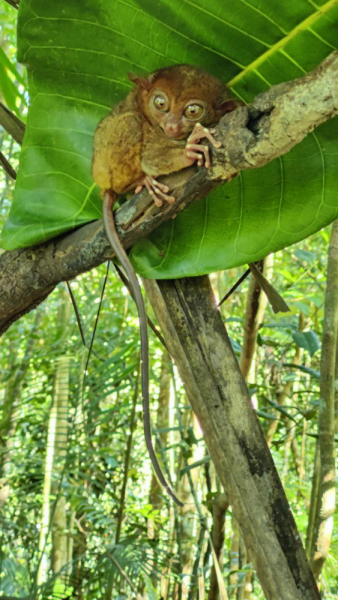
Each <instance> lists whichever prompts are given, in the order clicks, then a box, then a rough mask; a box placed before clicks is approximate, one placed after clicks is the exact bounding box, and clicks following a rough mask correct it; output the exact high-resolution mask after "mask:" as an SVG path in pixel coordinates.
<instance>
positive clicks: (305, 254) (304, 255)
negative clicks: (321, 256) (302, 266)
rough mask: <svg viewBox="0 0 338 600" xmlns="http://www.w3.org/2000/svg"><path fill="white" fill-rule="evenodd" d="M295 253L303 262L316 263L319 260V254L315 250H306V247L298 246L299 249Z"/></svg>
mask: <svg viewBox="0 0 338 600" xmlns="http://www.w3.org/2000/svg"><path fill="white" fill-rule="evenodd" d="M294 255H295V256H296V257H297V258H299V260H301V261H303V262H310V263H314V262H315V261H316V260H317V256H316V255H315V253H314V252H310V251H309V250H304V248H297V250H295V251H294Z"/></svg>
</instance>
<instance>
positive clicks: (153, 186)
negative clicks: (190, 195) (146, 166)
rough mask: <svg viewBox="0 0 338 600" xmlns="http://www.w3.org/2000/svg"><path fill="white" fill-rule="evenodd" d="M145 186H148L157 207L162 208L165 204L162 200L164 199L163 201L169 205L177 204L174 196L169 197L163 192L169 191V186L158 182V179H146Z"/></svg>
mask: <svg viewBox="0 0 338 600" xmlns="http://www.w3.org/2000/svg"><path fill="white" fill-rule="evenodd" d="M144 185H145V186H146V188H147V190H148V192H149V194H150V195H151V197H152V199H153V200H154V203H155V205H156V206H158V207H160V206H162V204H163V202H162V199H161V198H163V200H165V201H166V202H168V203H169V204H173V203H174V202H175V198H174V196H168V194H166V193H165V191H163V190H166V191H168V190H169V188H168V186H167V185H164V184H163V183H159V182H158V181H156V179H153V178H152V177H146V178H145V179H144Z"/></svg>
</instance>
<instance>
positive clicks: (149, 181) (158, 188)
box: [135, 123, 222, 206]
mask: <svg viewBox="0 0 338 600" xmlns="http://www.w3.org/2000/svg"><path fill="white" fill-rule="evenodd" d="M215 132H216V129H207V128H206V127H203V125H201V124H200V123H196V125H195V127H194V129H193V131H192V132H191V134H190V135H189V137H188V139H187V144H186V146H185V148H184V151H183V160H182V168H184V167H191V165H193V164H194V163H195V162H196V161H197V164H198V166H199V167H203V165H204V166H205V167H206V168H207V169H209V167H211V161H210V153H209V146H206V145H203V144H199V143H198V142H200V141H201V140H202V139H204V138H205V139H207V140H208V141H209V142H210V143H211V144H212V145H213V146H214V148H220V147H221V145H222V144H221V142H218V141H217V140H215V138H214V137H213V134H214V133H215ZM143 187H146V188H147V190H148V192H149V194H150V196H151V197H152V199H153V200H154V203H155V204H156V206H162V204H163V200H164V201H165V202H168V204H173V203H174V202H175V197H174V196H170V195H169V194H168V192H169V187H168V186H167V185H165V184H163V183H160V182H159V181H157V179H155V178H154V177H151V176H150V175H146V176H145V177H144V179H142V181H141V182H140V184H139V185H138V186H137V188H136V190H135V193H136V194H137V193H138V192H140V191H141V189H142V188H143Z"/></svg>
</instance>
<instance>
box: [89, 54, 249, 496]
mask: <svg viewBox="0 0 338 600" xmlns="http://www.w3.org/2000/svg"><path fill="white" fill-rule="evenodd" d="M129 78H130V79H131V80H132V81H133V82H134V83H135V84H136V87H135V88H134V89H132V90H131V92H129V94H128V95H127V96H126V98H125V99H124V100H122V102H120V103H119V104H118V105H117V106H116V107H115V108H114V109H113V110H112V112H111V113H110V114H109V115H108V116H107V117H105V118H104V119H103V120H102V121H101V123H99V125H98V127H97V129H96V132H95V136H94V151H93V163H92V169H93V177H94V180H95V182H96V183H97V184H98V186H99V187H100V188H101V190H102V191H103V193H104V204H103V216H104V223H105V229H106V233H107V236H108V239H109V241H110V243H111V245H112V248H113V250H114V252H115V254H116V256H117V258H118V259H119V260H120V262H121V264H122V266H123V267H124V268H125V271H126V272H127V275H128V277H129V280H130V283H131V285H132V288H133V292H134V296H135V301H136V304H137V309H138V314H139V318H140V332H141V355H142V398H143V414H144V430H145V438H146V443H147V448H148V451H149V455H150V458H151V460H152V463H153V466H154V468H155V471H156V474H157V476H158V478H159V480H160V481H161V483H162V485H163V486H164V487H165V489H166V490H167V492H168V493H169V494H170V496H171V497H172V498H173V499H174V500H175V502H176V503H177V504H178V505H181V502H180V501H179V500H178V499H177V498H176V496H175V495H174V494H173V492H172V491H171V489H170V487H169V486H168V484H167V482H166V479H165V477H164V476H163V473H162V471H161V468H160V465H159V463H158V461H157V458H156V455H155V452H154V448H153V445H152V439H151V426H150V410H149V364H148V361H149V358H148V334H147V318H146V312H145V308H144V303H143V298H142V294H141V291H140V288H139V285H138V281H137V277H136V275H135V272H134V270H133V267H132V265H131V263H130V261H129V259H128V257H127V255H126V253H125V251H124V249H123V247H122V245H121V243H120V240H119V238H118V235H117V232H116V230H115V226H114V219H113V217H112V212H111V210H112V206H113V202H114V199H115V197H116V195H118V194H123V193H124V192H128V191H131V190H135V189H136V191H139V190H140V189H141V187H142V186H146V187H147V189H148V191H149V193H150V194H151V196H152V198H153V200H154V202H155V204H156V205H157V206H159V207H160V206H161V205H162V203H163V201H166V202H169V203H172V202H174V201H175V198H174V197H173V196H171V195H169V194H168V192H169V188H168V186H166V185H165V184H162V183H160V182H158V181H157V179H156V178H157V177H158V176H160V175H167V174H169V173H173V172H175V171H180V170H181V169H183V168H185V167H188V166H191V165H192V164H194V163H195V162H196V161H197V164H198V165H199V166H202V165H203V164H204V165H205V166H206V167H209V166H210V156H209V147H208V146H206V145H205V144H204V145H203V144H200V141H201V140H202V139H204V138H205V139H207V140H208V141H209V142H210V143H211V144H212V145H213V146H214V147H215V148H217V147H219V146H220V143H219V142H217V141H216V140H215V139H214V137H213V133H215V132H214V130H209V129H208V127H210V126H213V125H216V123H218V121H219V120H220V118H221V117H222V116H223V115H224V114H225V113H226V112H229V111H231V110H234V108H236V106H237V105H238V102H237V101H236V100H232V99H229V95H228V91H227V89H226V87H225V86H224V85H223V84H222V83H221V82H220V81H219V80H218V79H216V78H215V77H213V76H212V75H209V74H208V73H205V72H203V71H201V70H200V69H197V68H196V67H192V66H190V65H175V66H173V67H166V68H163V69H159V70H158V71H155V72H154V73H151V74H150V75H149V76H148V77H147V78H142V77H137V76H135V75H129Z"/></svg>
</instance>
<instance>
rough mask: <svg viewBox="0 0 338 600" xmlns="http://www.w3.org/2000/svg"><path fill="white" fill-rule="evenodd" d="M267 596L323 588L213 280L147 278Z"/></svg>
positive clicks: (276, 599)
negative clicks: (315, 575) (311, 564)
mask: <svg viewBox="0 0 338 600" xmlns="http://www.w3.org/2000/svg"><path fill="white" fill-rule="evenodd" d="M145 287H146V290H147V295H148V297H149V299H150V301H151V303H152V306H153V308H154V310H155V313H156V315H157V318H158V321H159V323H160V325H161V327H162V330H163V333H164V336H165V338H166V341H167V344H168V347H169V349H170V351H171V353H172V355H173V356H174V358H175V360H176V362H177V365H178V367H179V370H180V374H181V378H182V380H183V382H184V384H185V388H186V391H187V395H188V397H189V400H190V403H191V405H192V408H193V410H194V411H195V413H196V414H197V416H198V418H199V420H200V423H201V426H202V429H203V431H204V436H205V441H206V444H207V446H208V449H209V452H210V455H211V458H212V460H213V461H214V464H215V468H216V470H217V473H218V475H219V477H220V479H221V482H222V484H223V486H224V488H225V492H226V494H227V496H228V499H229V502H230V504H231V505H232V506H233V511H234V514H235V516H236V518H237V520H238V522H239V523H240V526H241V530H242V534H243V538H244V541H245V545H246V547H247V549H248V551H249V552H250V556H252V559H253V562H254V564H255V567H256V570H257V573H258V576H259V578H260V581H261V585H262V587H263V590H264V592H265V594H266V597H267V598H268V599H269V600H310V599H311V600H314V599H317V600H318V599H319V598H320V596H319V592H318V590H317V587H316V583H315V581H314V578H313V576H312V573H311V570H310V567H309V564H308V562H307V560H306V556H305V553H304V550H303V547H302V544H301V541H300V536H299V533H298V531H297V528H296V524H295V522H294V519H293V517H292V514H291V512H290V508H289V505H288V503H287V500H286V497H285V494H284V490H283V487H282V485H281V483H280V480H279V477H278V474H277V471H276V469H275V466H274V463H273V460H272V457H271V455H270V453H269V451H268V448H267V445H266V442H265V439H264V436H263V433H262V430H261V428H260V425H259V423H258V419H257V417H256V415H255V413H254V411H253V409H252V406H251V402H250V395H249V392H248V389H247V387H246V385H245V382H244V379H243V377H242V374H241V372H240V369H239V366H238V362H237V359H236V357H235V355H234V352H233V350H232V347H231V343H230V340H229V337H228V335H227V332H226V330H225V327H224V324H223V322H222V318H221V315H220V312H219V311H218V309H217V307H216V305H215V299H214V297H213V294H212V290H211V286H210V283H209V279H208V278H207V277H196V278H188V279H181V280H175V281H160V282H156V281H150V280H148V281H145Z"/></svg>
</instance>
